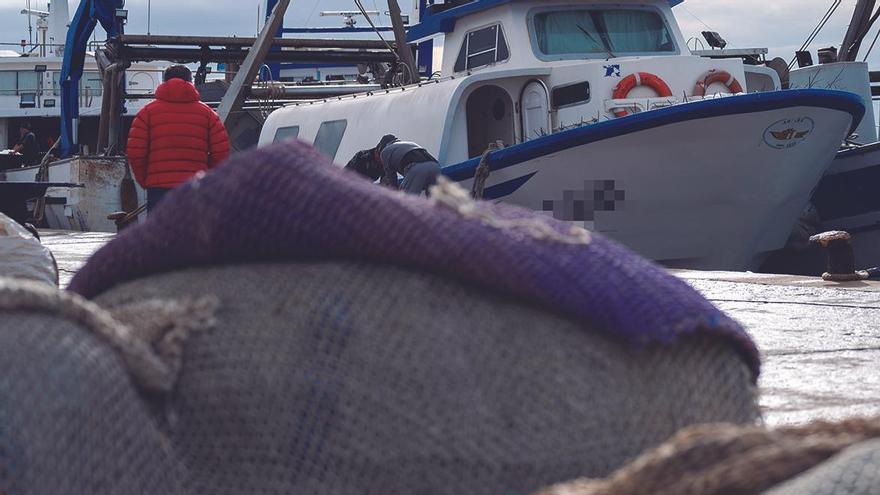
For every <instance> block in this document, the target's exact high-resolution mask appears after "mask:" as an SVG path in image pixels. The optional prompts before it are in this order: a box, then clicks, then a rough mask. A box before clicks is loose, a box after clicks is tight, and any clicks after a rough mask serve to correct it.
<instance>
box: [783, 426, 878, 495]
mask: <svg viewBox="0 0 880 495" xmlns="http://www.w3.org/2000/svg"><path fill="white" fill-rule="evenodd" d="M878 493H880V440H871V441H868V442H862V443H859V444H857V445H854V446H852V447H849V448H848V449H846V450H844V451H843V452H841V453H840V454H838V455H836V456H834V457H832V458H831V459H829V460H828V461H826V462H824V463H822V464H820V465H818V466H817V467H815V468H813V469H811V470H809V471H807V472H806V473H804V474H802V475H800V476H798V477H797V478H795V479H793V480H791V481H789V482H787V483H784V484H782V485H780V486H779V487H777V488H774V489H772V490H770V491H768V492H767V495H877V494H878Z"/></svg>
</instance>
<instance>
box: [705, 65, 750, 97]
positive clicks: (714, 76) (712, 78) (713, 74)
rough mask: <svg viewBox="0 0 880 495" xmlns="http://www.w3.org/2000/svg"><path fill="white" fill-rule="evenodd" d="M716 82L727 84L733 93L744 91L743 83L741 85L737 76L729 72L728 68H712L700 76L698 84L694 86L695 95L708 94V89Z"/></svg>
mask: <svg viewBox="0 0 880 495" xmlns="http://www.w3.org/2000/svg"><path fill="white" fill-rule="evenodd" d="M715 83H721V84H723V85H725V86H727V89H729V90H730V92H731V93H733V94H736V93H742V92H743V87H742V85H740V83H739V81H737V80H736V78H735V77H733V76H732V75H730V72H727V71H726V70H717V69H712V70H710V71H709V72H707V73H705V74H703V75H702V76H700V79H699V80H698V81H697V85H696V86H694V96H706V89H707V88H708V87H709V86H711V85H713V84H715Z"/></svg>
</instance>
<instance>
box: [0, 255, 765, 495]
mask: <svg viewBox="0 0 880 495" xmlns="http://www.w3.org/2000/svg"><path fill="white" fill-rule="evenodd" d="M205 297H208V298H210V299H212V300H214V301H216V302H217V305H216V307H215V309H213V311H214V314H213V318H212V321H210V327H211V328H210V329H202V330H199V331H193V332H189V333H186V334H182V333H179V332H178V333H177V335H178V337H179V338H177V339H172V340H174V341H175V342H177V343H179V344H180V346H178V347H177V348H178V349H181V350H182V353H181V354H180V357H181V360H180V363H181V366H180V368H179V372H177V373H174V372H172V373H171V374H170V375H167V374H166V375H162V374H158V375H159V376H171V377H172V378H171V380H170V381H163V380H159V379H154V380H148V379H145V378H144V377H145V376H147V377H149V376H156V375H157V373H155V372H152V373H151V372H150V371H149V370H150V368H151V366H153V365H152V364H151V362H150V360H149V359H146V358H143V357H140V358H139V357H138V356H140V355H141V352H140V351H139V349H141V348H142V347H143V346H141V347H138V345H135V344H132V343H131V341H132V340H133V338H132V337H131V336H132V335H133V336H135V337H137V338H140V339H142V340H144V339H145V341H146V342H148V343H149V346H148V347H149V348H151V349H154V350H155V354H156V357H157V360H158V361H159V362H160V364H158V365H155V366H153V367H158V368H159V369H160V370H161V369H166V370H174V366H164V368H163V364H162V363H165V364H168V363H173V360H174V358H175V356H174V353H173V352H168V351H163V350H162V347H161V346H160V345H159V344H160V343H166V342H165V341H166V340H167V339H164V338H163V337H162V336H161V335H159V334H157V333H156V332H155V331H153V330H149V328H153V329H155V328H164V329H165V330H169V329H179V328H185V327H187V326H192V325H188V324H186V323H185V322H184V323H179V322H175V318H182V319H190V318H191V316H190V315H191V311H189V312H188V311H181V312H179V313H178V314H177V316H176V317H175V316H174V314H171V315H170V316H168V317H167V318H164V319H163V318H158V320H159V321H160V322H162V321H164V322H165V325H164V326H163V325H161V324H159V325H155V324H151V323H148V322H147V321H146V320H148V319H150V318H152V319H154V320H155V319H156V317H155V316H152V317H150V316H148V315H150V314H151V313H150V311H149V309H150V308H151V307H152V308H153V309H154V310H155V309H156V308H159V307H161V306H162V304H161V303H162V301H165V303H166V304H171V303H173V302H174V301H194V300H199V298H205ZM7 300H8V298H7ZM96 301H97V302H98V303H99V304H100V305H101V306H102V307H104V308H108V309H109V310H110V311H111V313H112V314H113V315H115V317H116V318H117V320H118V321H120V322H123V323H117V325H122V326H123V327H127V328H129V330H125V331H122V332H120V331H119V330H116V331H112V330H111V331H107V330H99V331H96V330H94V328H92V327H94V325H92V326H91V327H90V326H88V324H83V323H77V321H71V318H70V317H69V316H68V317H62V316H59V315H57V314H51V312H47V311H45V310H44V309H39V308H38V309H37V310H30V311H26V310H25V311H22V310H18V311H13V312H9V311H8V310H7V311H6V312H4V314H3V317H2V319H0V338H2V339H3V342H2V343H0V344H2V348H3V350H4V356H3V366H4V368H3V376H4V379H3V381H2V384H3V390H0V394H2V396H3V397H14V398H15V401H14V403H15V408H14V410H10V409H6V408H4V410H3V417H0V424H2V425H3V428H4V430H5V434H4V436H3V438H14V439H15V445H18V446H19V449H20V451H19V452H18V453H17V455H6V456H2V457H0V463H2V464H5V465H4V466H3V467H2V468H0V472H2V473H4V475H3V477H2V478H0V479H2V480H3V482H2V484H0V491H3V492H4V493H49V492H51V490H46V491H41V490H40V489H41V488H42V487H52V486H63V485H64V484H70V483H72V482H76V483H79V484H78V485H71V486H77V487H83V490H82V491H83V492H93V493H98V492H102V491H103V492H105V493H109V492H113V493H138V492H139V491H138V490H141V491H142V492H143V493H158V492H163V493H291V492H301V493H340V494H344V493H459V494H460V493H486V494H490V493H491V494H495V493H529V492H530V491H534V490H536V489H538V488H540V487H542V486H547V485H549V484H553V483H556V482H560V481H563V480H567V479H572V478H576V477H579V476H603V475H606V474H608V473H609V472H611V471H612V470H613V469H614V468H616V467H618V466H620V465H621V464H622V463H624V462H625V461H627V460H628V459H631V458H632V457H634V456H636V455H637V454H638V453H639V452H641V451H642V450H643V449H645V448H648V447H650V446H653V445H656V444H657V443H659V442H662V441H663V440H665V439H666V438H668V437H669V436H670V435H672V434H673V433H674V432H675V431H677V430H678V429H679V428H681V427H683V426H686V425H690V424H696V423H702V422H707V421H729V422H735V423H749V422H753V421H754V420H755V419H756V417H757V415H758V412H757V408H756V405H755V400H754V399H755V397H754V394H755V388H754V386H753V385H752V383H751V376H750V372H749V368H748V366H747V365H746V364H745V363H744V362H743V360H742V359H741V357H740V356H739V355H738V353H737V352H736V351H735V350H733V349H732V348H731V347H730V346H729V345H727V344H726V343H725V342H724V341H723V340H718V339H712V338H708V337H700V336H695V337H691V338H685V339H682V341H681V342H679V343H677V344H675V345H670V346H659V345H658V346H651V347H650V348H647V349H644V350H632V349H629V348H627V347H626V346H625V345H621V344H620V343H618V342H615V341H613V340H610V339H608V338H606V337H603V336H601V335H600V334H597V333H596V332H590V331H588V330H589V329H586V331H585V329H584V327H583V326H582V325H580V324H578V323H577V322H574V321H572V320H570V319H567V318H563V317H559V316H556V315H553V314H552V313H549V312H547V311H544V310H542V309H541V308H537V307H534V306H532V305H528V304H521V303H519V302H517V301H511V300H510V299H507V298H503V297H497V296H494V295H488V294H486V293H484V292H480V291H476V290H474V289H472V288H470V287H467V286H464V285H462V284H460V283H457V282H454V281H449V280H446V279H443V278H440V277H437V276H433V275H426V274H419V273H414V272H409V271H405V270H401V269H396V268H389V267H383V266H371V265H365V264H357V263H332V262H326V263H302V264H299V263H289V264H267V265H242V266H227V267H216V268H206V269H197V270H186V271H180V272H176V273H172V274H165V275H160V276H154V277H147V278H144V279H141V280H137V281H134V282H131V283H127V284H124V285H121V286H119V287H117V288H115V289H113V290H111V291H109V292H107V293H105V294H104V295H102V296H101V297H99V298H98V299H97V300H96ZM151 301H153V302H151ZM177 304H180V303H179V302H178V303H177ZM31 306H32V307H33V305H31ZM172 313H173V312H172ZM206 320H207V319H206ZM144 327H148V328H144ZM13 328H14V329H17V331H11V329H13ZM172 333H173V332H172ZM120 335H122V337H120ZM126 336H128V337H126ZM134 340H137V339H134ZM144 368H146V370H147V371H144ZM59 403H61V404H64V406H63V407H59V406H58V404H59ZM97 430H100V431H97ZM24 431H27V432H31V433H30V434H29V435H28V436H26V437H24V436H21V435H19V434H16V433H15V432H24ZM10 435H11V436H10ZM59 438H63V439H68V440H66V441H65V442H58V441H57V440H58V439H59ZM33 446H42V447H40V450H39V455H38V454H37V452H35V451H32V450H31V449H32V448H34V447H33ZM46 450H51V452H48V453H46V452H45V451H46ZM47 454H50V455H47ZM22 459H27V462H23V461H22ZM52 483H54V484H55V485H53V484H52ZM12 487H15V488H20V489H17V490H13V489H12ZM69 491H70V492H75V491H78V490H69Z"/></svg>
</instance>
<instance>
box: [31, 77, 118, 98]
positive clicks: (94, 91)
mask: <svg viewBox="0 0 880 495" xmlns="http://www.w3.org/2000/svg"><path fill="white" fill-rule="evenodd" d="M45 89H46V90H47V91H48V90H49V88H45ZM103 93H104V81H102V80H101V74H99V73H97V72H83V75H82V78H81V79H80V80H79V94H80V96H101V95H102V94H103ZM52 94H53V95H55V96H60V95H61V73H60V72H54V73H52Z"/></svg>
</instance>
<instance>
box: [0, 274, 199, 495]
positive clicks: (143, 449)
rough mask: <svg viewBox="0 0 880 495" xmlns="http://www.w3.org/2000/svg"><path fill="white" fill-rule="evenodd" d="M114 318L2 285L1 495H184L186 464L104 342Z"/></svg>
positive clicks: (43, 291)
mask: <svg viewBox="0 0 880 495" xmlns="http://www.w3.org/2000/svg"><path fill="white" fill-rule="evenodd" d="M111 325H113V323H112V319H111V318H110V317H109V315H107V314H106V313H103V312H102V311H100V310H99V309H98V308H97V307H95V306H94V305H93V304H89V303H87V302H85V301H83V300H80V299H79V298H77V297H75V296H70V295H63V294H61V293H60V292H58V291H57V289H55V288H54V287H51V286H49V285H47V284H42V283H27V282H22V281H15V280H11V279H0V493H2V494H5V495H19V494H29V495H42V494H46V495H48V494H58V493H70V494H141V493H143V494H156V493H169V494H177V493H183V492H182V491H181V486H182V485H181V484H180V483H179V480H180V479H181V474H180V471H179V467H180V464H179V463H176V462H173V461H172V454H171V449H170V444H169V443H168V442H167V438H165V437H164V435H163V434H162V433H161V432H160V430H159V429H158V428H157V427H156V423H155V420H154V419H153V414H152V413H150V412H149V411H148V410H147V409H146V407H145V404H144V403H143V402H142V399H141V398H140V397H139V394H138V393H137V391H136V389H135V387H134V385H133V382H132V380H130V379H129V374H128V373H127V370H126V367H125V364H124V362H123V360H122V359H121V358H120V357H119V356H118V355H117V353H116V352H115V351H114V350H113V347H112V345H111V344H109V343H108V342H107V341H106V340H104V339H103V338H102V337H101V335H102V334H105V330H107V328H108V327H109V326H111Z"/></svg>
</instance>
